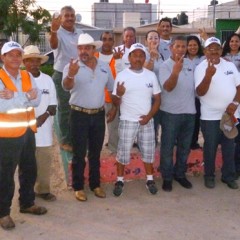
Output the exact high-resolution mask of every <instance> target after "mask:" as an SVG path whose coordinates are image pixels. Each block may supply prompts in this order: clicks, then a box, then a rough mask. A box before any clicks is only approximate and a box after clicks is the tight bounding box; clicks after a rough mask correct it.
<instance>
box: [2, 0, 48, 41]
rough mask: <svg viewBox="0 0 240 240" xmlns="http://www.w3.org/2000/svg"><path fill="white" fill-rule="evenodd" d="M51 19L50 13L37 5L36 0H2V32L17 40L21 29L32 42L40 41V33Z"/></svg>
mask: <svg viewBox="0 0 240 240" xmlns="http://www.w3.org/2000/svg"><path fill="white" fill-rule="evenodd" d="M50 21H51V15H50V13H49V12H48V11H47V10H46V9H44V8H42V7H40V6H37V5H36V0H0V32H3V33H4V34H5V35H6V36H8V37H9V36H12V37H13V39H15V40H16V41H18V33H19V29H21V30H22V32H23V33H24V34H28V35H29V40H30V42H31V43H36V42H39V40H40V38H39V33H40V32H41V31H43V30H44V29H46V28H47V24H48V23H49V22H50Z"/></svg>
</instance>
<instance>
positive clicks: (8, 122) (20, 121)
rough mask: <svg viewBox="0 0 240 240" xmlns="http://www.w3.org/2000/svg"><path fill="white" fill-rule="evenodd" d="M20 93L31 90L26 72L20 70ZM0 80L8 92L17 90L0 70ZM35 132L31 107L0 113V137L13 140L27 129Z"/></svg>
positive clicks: (29, 79)
mask: <svg viewBox="0 0 240 240" xmlns="http://www.w3.org/2000/svg"><path fill="white" fill-rule="evenodd" d="M20 73H21V77H22V91H23V92H27V91H29V90H30V89H31V88H32V83H31V78H30V76H29V73H28V72H27V71H24V70H21V71H20ZM0 79H1V81H2V82H3V84H4V85H5V87H6V88H7V89H9V90H12V91H14V92H17V91H18V90H17V88H16V86H15V85H14V83H13V82H12V80H11V78H10V77H9V76H8V75H7V73H6V72H5V71H4V70H3V69H0ZM28 127H30V128H31V129H32V130H33V132H37V125H36V118H35V113H34V108H33V107H28V108H16V109H11V110H9V111H7V112H0V137H1V138H15V137H20V136H22V135H23V134H24V133H25V132H26V130H27V128H28Z"/></svg>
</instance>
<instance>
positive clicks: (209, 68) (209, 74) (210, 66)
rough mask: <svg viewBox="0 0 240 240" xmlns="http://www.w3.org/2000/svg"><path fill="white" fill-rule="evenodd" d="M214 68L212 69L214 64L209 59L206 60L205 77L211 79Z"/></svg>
mask: <svg viewBox="0 0 240 240" xmlns="http://www.w3.org/2000/svg"><path fill="white" fill-rule="evenodd" d="M215 72H216V68H215V67H214V63H213V62H212V61H211V60H210V59H209V60H208V67H207V69H206V76H208V77H210V78H212V76H213V75H214V74H215Z"/></svg>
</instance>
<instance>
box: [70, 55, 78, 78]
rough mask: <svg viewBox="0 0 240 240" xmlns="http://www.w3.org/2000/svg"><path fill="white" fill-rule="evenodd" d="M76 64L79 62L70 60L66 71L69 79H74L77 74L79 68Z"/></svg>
mask: <svg viewBox="0 0 240 240" xmlns="http://www.w3.org/2000/svg"><path fill="white" fill-rule="evenodd" d="M78 62H79V60H76V59H75V60H74V59H71V60H70V64H69V70H68V76H69V77H74V76H75V75H76V74H77V72H78V70H79V68H80V66H79V64H78Z"/></svg>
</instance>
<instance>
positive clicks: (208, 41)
mask: <svg viewBox="0 0 240 240" xmlns="http://www.w3.org/2000/svg"><path fill="white" fill-rule="evenodd" d="M212 43H216V44H218V45H219V46H221V41H220V40H219V39H218V38H215V37H210V38H208V39H207V40H206V41H205V43H204V47H205V48H206V47H208V46H209V45H210V44H212Z"/></svg>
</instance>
